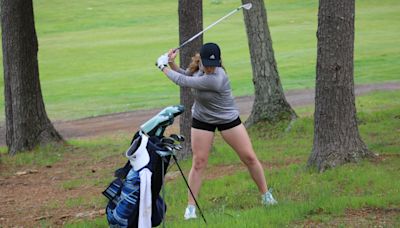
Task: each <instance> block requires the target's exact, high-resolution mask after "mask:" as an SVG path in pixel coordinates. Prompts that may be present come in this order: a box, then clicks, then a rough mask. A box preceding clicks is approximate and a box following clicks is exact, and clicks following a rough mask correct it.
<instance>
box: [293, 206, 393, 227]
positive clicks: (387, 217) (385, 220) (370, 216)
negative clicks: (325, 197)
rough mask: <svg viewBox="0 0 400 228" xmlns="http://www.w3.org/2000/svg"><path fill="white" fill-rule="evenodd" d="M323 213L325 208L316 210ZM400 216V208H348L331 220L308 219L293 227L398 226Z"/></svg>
mask: <svg viewBox="0 0 400 228" xmlns="http://www.w3.org/2000/svg"><path fill="white" fill-rule="evenodd" d="M315 213H316V214H323V213H324V212H323V210H322V209H319V210H316V211H315ZM399 216H400V208H371V207H366V208H361V209H347V210H346V211H345V213H344V215H343V216H338V217H335V218H333V219H332V220H330V221H328V222H327V221H315V220H312V219H309V220H306V221H305V222H304V223H296V224H294V225H293V227H396V225H395V224H397V225H400V224H399V221H396V220H397V219H398V218H399Z"/></svg>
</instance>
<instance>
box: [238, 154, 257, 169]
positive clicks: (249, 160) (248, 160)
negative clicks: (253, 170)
mask: <svg viewBox="0 0 400 228" xmlns="http://www.w3.org/2000/svg"><path fill="white" fill-rule="evenodd" d="M242 162H243V163H244V164H245V165H246V166H247V167H252V166H255V165H258V163H259V161H258V159H257V157H256V156H255V155H245V156H243V157H242Z"/></svg>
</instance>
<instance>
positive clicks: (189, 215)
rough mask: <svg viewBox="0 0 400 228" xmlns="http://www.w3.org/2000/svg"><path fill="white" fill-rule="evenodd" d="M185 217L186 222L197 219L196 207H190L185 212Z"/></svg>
mask: <svg viewBox="0 0 400 228" xmlns="http://www.w3.org/2000/svg"><path fill="white" fill-rule="evenodd" d="M184 217H185V220H188V219H195V218H197V215H196V207H195V206H194V205H188V206H187V208H186V210H185V215H184Z"/></svg>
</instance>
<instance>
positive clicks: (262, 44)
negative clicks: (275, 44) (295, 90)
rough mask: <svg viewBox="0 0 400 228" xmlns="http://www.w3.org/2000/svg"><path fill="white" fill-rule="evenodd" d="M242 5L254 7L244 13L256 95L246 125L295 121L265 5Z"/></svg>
mask: <svg viewBox="0 0 400 228" xmlns="http://www.w3.org/2000/svg"><path fill="white" fill-rule="evenodd" d="M242 3H243V4H246V3H252V5H253V7H252V8H251V9H250V10H244V11H243V14H244V21H245V24H246V31H247V37H248V44H249V49H250V56H251V65H252V70H253V84H254V93H255V94H254V95H255V97H254V103H253V108H252V110H251V114H250V116H249V118H248V119H247V120H246V122H245V125H246V127H249V126H251V125H253V124H256V123H258V122H260V121H266V122H269V123H276V122H279V121H281V120H293V119H295V118H296V117H297V115H296V113H295V111H294V110H293V109H292V107H291V106H290V104H289V103H288V102H287V101H286V98H285V94H284V93H283V88H282V84H281V81H280V78H279V74H278V68H277V64H276V61H275V56H274V50H273V48H272V40H271V34H270V31H269V28H268V21H267V12H266V8H265V5H264V1H263V0H242Z"/></svg>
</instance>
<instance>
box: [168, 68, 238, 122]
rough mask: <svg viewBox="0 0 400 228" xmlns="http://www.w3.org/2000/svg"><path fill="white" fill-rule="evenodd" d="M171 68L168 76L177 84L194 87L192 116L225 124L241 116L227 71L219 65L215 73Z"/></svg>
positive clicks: (203, 120) (204, 120)
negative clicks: (192, 72) (187, 73)
mask: <svg viewBox="0 0 400 228" xmlns="http://www.w3.org/2000/svg"><path fill="white" fill-rule="evenodd" d="M179 71H180V72H176V71H173V70H169V71H168V73H167V76H168V78H169V79H171V81H173V82H174V83H175V84H177V85H179V86H182V87H189V88H192V93H193V96H194V104H193V107H192V116H193V117H194V118H195V119H197V120H200V121H202V122H205V123H210V124H225V123H229V122H232V121H233V120H235V119H236V118H238V117H239V110H238V108H237V106H236V104H235V100H234V98H233V96H232V90H231V86H230V81H229V78H228V76H227V75H226V73H225V71H224V69H223V68H221V67H217V68H216V69H215V72H214V73H213V74H204V73H203V72H202V71H198V72H196V73H195V74H194V75H193V76H187V75H185V74H184V73H185V72H184V71H183V70H182V69H180V70H179Z"/></svg>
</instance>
